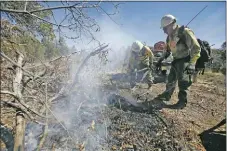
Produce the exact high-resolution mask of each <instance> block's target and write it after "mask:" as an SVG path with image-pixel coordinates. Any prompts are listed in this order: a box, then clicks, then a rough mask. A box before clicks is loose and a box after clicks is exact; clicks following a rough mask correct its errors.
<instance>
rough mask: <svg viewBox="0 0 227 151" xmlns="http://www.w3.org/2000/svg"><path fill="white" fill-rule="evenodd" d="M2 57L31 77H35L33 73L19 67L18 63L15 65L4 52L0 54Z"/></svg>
mask: <svg viewBox="0 0 227 151" xmlns="http://www.w3.org/2000/svg"><path fill="white" fill-rule="evenodd" d="M0 54H1V56H2V57H3V58H5V59H6V60H8V61H9V62H11V63H12V64H13V65H15V66H17V67H19V68H20V69H22V70H23V71H24V72H26V73H28V74H29V75H30V76H32V77H35V76H34V75H33V74H32V73H30V72H29V71H27V70H25V69H23V68H22V66H20V65H18V64H17V63H15V62H14V61H13V60H11V59H10V58H9V57H8V56H6V55H5V54H4V53H3V52H0Z"/></svg>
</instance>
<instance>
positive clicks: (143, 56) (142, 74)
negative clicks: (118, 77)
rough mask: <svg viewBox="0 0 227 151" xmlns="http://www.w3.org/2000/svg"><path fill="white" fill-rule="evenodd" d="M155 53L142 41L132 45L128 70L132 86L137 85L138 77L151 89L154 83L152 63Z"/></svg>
mask: <svg viewBox="0 0 227 151" xmlns="http://www.w3.org/2000/svg"><path fill="white" fill-rule="evenodd" d="M153 58H154V55H153V53H152V51H151V49H150V48H149V47H147V46H145V45H143V44H142V43H141V42H140V41H135V42H134V43H133V44H132V46H131V54H130V58H129V65H128V72H129V74H130V86H131V88H133V87H135V86H136V82H137V81H138V79H140V81H145V82H146V83H147V84H148V89H151V86H152V84H153V77H152V65H153Z"/></svg>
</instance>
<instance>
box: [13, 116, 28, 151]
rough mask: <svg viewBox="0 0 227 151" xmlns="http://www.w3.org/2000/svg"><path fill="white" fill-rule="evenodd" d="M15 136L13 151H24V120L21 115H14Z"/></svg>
mask: <svg viewBox="0 0 227 151" xmlns="http://www.w3.org/2000/svg"><path fill="white" fill-rule="evenodd" d="M16 124H17V125H16V135H15V139H14V141H15V143H14V151H24V134H25V125H26V122H25V118H24V116H23V114H22V113H20V112H19V113H17V115H16Z"/></svg>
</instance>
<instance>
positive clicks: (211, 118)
mask: <svg viewBox="0 0 227 151" xmlns="http://www.w3.org/2000/svg"><path fill="white" fill-rule="evenodd" d="M121 84H122V83H121ZM105 87H106V90H108V91H109V90H110V91H112V90H114V91H116V86H114V85H112V84H111V83H110V82H108V83H106V85H105ZM146 88H147V85H146V84H139V86H138V87H137V88H135V89H134V91H131V90H130V89H128V88H127V87H120V86H118V87H117V91H118V92H119V94H121V95H122V96H124V97H126V98H128V99H129V100H136V99H135V98H138V96H141V95H142V97H140V98H139V100H137V101H138V102H143V101H147V102H150V103H151V104H152V100H153V98H155V97H156V96H157V95H158V94H160V93H162V92H163V91H164V89H165V84H164V83H157V84H154V85H153V88H152V90H150V91H147V89H146ZM147 92H148V93H147ZM177 93H178V88H176V90H175V92H174V95H173V96H172V98H171V100H170V101H169V102H168V104H175V103H176V102H177V101H178V99H177ZM130 98H132V99H130ZM134 103H135V102H134ZM108 112H109V111H108ZM118 112H119V111H117V110H115V111H113V114H116V116H119V115H122V114H124V115H125V116H126V115H127V114H129V113H127V112H125V113H123V112H119V113H118ZM158 112H159V113H160V114H161V115H162V116H163V117H164V118H165V119H166V120H167V123H168V124H170V125H172V126H174V127H175V129H176V130H177V134H178V135H180V136H179V138H180V137H181V138H182V137H183V139H184V140H185V142H186V143H188V144H190V145H191V146H193V147H194V148H196V149H193V150H196V151H197V150H198V151H206V150H207V151H208V149H205V147H204V144H203V140H201V138H200V137H199V134H201V133H202V132H204V131H205V130H207V129H209V128H211V127H213V126H215V125H217V124H218V123H219V122H220V121H221V120H223V119H225V113H226V99H225V76H224V75H222V74H220V73H210V72H206V73H205V74H204V75H199V76H198V81H197V83H193V84H192V86H191V87H190V93H189V96H188V104H187V106H186V107H185V108H184V109H182V110H176V109H169V108H163V109H160V110H158ZM133 114H134V113H133ZM130 115H131V113H130ZM134 116H135V117H136V116H137V114H136V113H135V115H134ZM113 117H115V116H113ZM143 117H144V119H141V118H143ZM137 118H138V119H137V120H138V121H140V120H141V121H144V120H145V121H146V118H147V119H148V115H145V114H138V117H137ZM151 118H153V117H152V116H151ZM6 119H8V117H7V118H6V117H2V121H6ZM122 119H123V116H122ZM114 120H115V119H114ZM11 121H13V120H11ZM132 121H133V122H135V119H134V118H133V119H132ZM145 121H144V123H146V122H145ZM112 122H113V121H112ZM4 123H9V122H4ZM140 123H141V122H140ZM123 124H126V125H127V122H125V123H123ZM9 125H14V124H9ZM145 125H146V124H145ZM153 125H154V126H155V124H153ZM112 126H114V125H112ZM118 126H119V124H117V125H116V126H115V128H116V130H117V128H118ZM137 126H139V125H136V126H134V127H135V130H136V128H137V129H138V127H137ZM7 127H10V126H7ZM132 127H133V126H132ZM147 127H149V124H148V126H147ZM129 129H131V130H132V129H133V128H129ZM218 130H220V131H225V126H222V127H221V128H219V129H218ZM119 132H120V131H119ZM120 133H122V132H120ZM133 133H134V132H132V134H133ZM144 133H145V132H144ZM141 135H142V133H141ZM119 136H120V134H119ZM142 138H143V137H141V139H142ZM213 138H214V139H215V137H213ZM138 139H139V138H138ZM151 139H155V138H151ZM141 141H142V140H141ZM157 144H160V141H158V140H157ZM112 150H116V149H112ZM215 150H216V151H219V150H220V151H222V150H223V148H222V149H220V148H216V149H215ZM224 150H225V149H224Z"/></svg>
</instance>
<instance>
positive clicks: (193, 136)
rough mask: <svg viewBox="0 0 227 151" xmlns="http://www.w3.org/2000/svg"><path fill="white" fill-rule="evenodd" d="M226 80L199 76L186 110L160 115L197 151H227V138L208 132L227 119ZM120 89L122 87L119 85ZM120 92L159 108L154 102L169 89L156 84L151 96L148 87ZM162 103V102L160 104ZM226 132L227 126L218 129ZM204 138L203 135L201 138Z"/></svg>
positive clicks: (164, 110) (164, 111) (166, 110)
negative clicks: (226, 145) (226, 142)
mask: <svg viewBox="0 0 227 151" xmlns="http://www.w3.org/2000/svg"><path fill="white" fill-rule="evenodd" d="M224 80H225V77H224V75H222V74H219V73H209V72H208V73H205V74H204V75H199V76H198V81H197V83H193V84H192V86H191V88H190V94H189V96H188V98H189V99H188V104H187V106H186V107H185V108H184V109H182V110H176V109H170V108H162V109H158V112H159V113H160V114H161V115H162V116H163V117H164V118H165V119H166V120H167V121H168V123H169V124H171V125H172V126H173V127H175V130H176V131H177V133H178V135H179V137H181V138H183V139H184V140H185V142H186V143H187V144H188V145H190V146H194V147H195V148H194V149H195V150H207V151H209V150H220V151H222V150H223V151H224V150H226V149H225V139H226V137H225V135H219V134H220V133H218V134H215V133H206V130H208V129H210V128H212V127H214V126H215V125H217V124H218V123H219V122H221V121H222V120H223V119H225V113H226V99H225V82H224ZM118 85H122V83H121V84H118ZM118 88H119V89H120V91H121V94H122V95H125V94H129V93H131V94H132V95H133V96H134V97H135V98H138V96H141V94H142V96H141V97H139V99H138V102H144V101H147V102H149V104H157V101H154V98H155V97H156V96H157V95H158V94H160V93H162V92H163V91H164V89H165V84H164V83H157V84H154V86H153V89H152V90H151V91H149V92H148V93H147V90H146V88H147V85H144V84H140V85H139V86H137V88H136V89H134V91H130V90H129V89H123V87H122V88H121V87H120V86H118ZM177 92H178V89H177V88H176V90H175V92H174V94H173V96H172V98H171V100H170V101H169V102H168V105H171V104H175V103H176V102H177V101H178V99H177ZM158 103H160V102H158ZM217 130H218V131H225V126H222V127H221V128H219V129H217ZM201 133H202V134H203V135H199V134H201Z"/></svg>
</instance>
